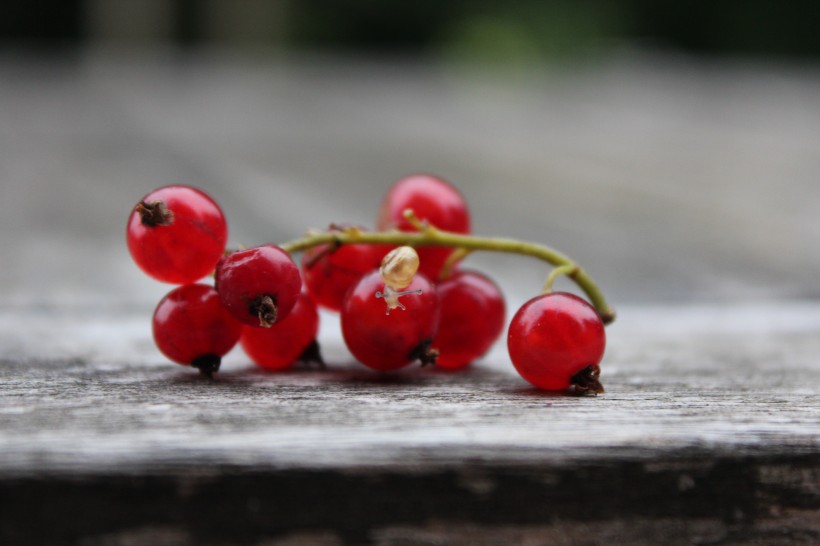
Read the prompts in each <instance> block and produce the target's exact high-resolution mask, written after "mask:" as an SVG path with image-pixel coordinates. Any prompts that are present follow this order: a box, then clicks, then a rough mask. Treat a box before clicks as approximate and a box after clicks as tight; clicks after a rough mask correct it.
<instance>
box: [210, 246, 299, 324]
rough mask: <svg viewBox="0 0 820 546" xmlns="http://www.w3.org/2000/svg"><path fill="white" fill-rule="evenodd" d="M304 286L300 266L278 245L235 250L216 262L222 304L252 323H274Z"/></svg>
mask: <svg viewBox="0 0 820 546" xmlns="http://www.w3.org/2000/svg"><path fill="white" fill-rule="evenodd" d="M301 290H302V279H301V277H300V276H299V268H298V267H297V266H296V264H295V263H294V262H293V259H292V258H291V257H290V255H289V254H288V253H287V252H285V251H284V250H282V249H281V248H279V247H278V246H276V245H263V246H257V247H254V248H248V249H246V250H238V251H236V252H232V253H231V254H228V255H227V256H224V257H223V258H222V259H221V260H220V261H219V263H218V264H217V266H216V291H217V292H219V297H220V299H221V300H222V305H224V306H225V308H226V309H228V311H230V312H231V313H232V314H233V316H234V317H236V318H237V319H238V320H239V321H240V322H242V323H244V324H249V325H251V326H265V327H270V326H271V325H272V324H274V323H276V322H277V321H279V320H282V319H284V318H285V317H286V316H287V315H288V313H290V310H291V309H293V306H294V305H296V300H297V299H299V293H300V292H301Z"/></svg>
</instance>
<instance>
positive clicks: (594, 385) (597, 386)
mask: <svg viewBox="0 0 820 546" xmlns="http://www.w3.org/2000/svg"><path fill="white" fill-rule="evenodd" d="M599 377H601V368H599V367H598V365H597V364H590V365H589V366H587V367H586V368H584V369H583V370H581V371H580V372H578V373H576V374H575V375H573V376H572V379H570V387H569V388H570V392H572V393H573V394H575V395H576V396H583V395H585V394H603V393H604V386H603V385H602V384H601V382H600V381H599V380H598V378H599Z"/></svg>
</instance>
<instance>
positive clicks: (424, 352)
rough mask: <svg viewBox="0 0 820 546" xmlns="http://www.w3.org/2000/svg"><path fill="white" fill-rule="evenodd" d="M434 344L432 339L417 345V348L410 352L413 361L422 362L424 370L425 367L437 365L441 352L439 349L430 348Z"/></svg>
mask: <svg viewBox="0 0 820 546" xmlns="http://www.w3.org/2000/svg"><path fill="white" fill-rule="evenodd" d="M432 343H433V340H432V339H425V340H424V341H422V342H421V343H419V344H418V345H416V347H415V348H414V349H413V350H412V351H410V354H409V355H408V356H409V357H410V359H411V360H418V361H420V362H421V367H422V368H424V367H425V366H434V365H435V364H436V358H438V355H439V351H438V349H434V348H433V347H431V346H430V345H432Z"/></svg>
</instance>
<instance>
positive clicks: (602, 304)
mask: <svg viewBox="0 0 820 546" xmlns="http://www.w3.org/2000/svg"><path fill="white" fill-rule="evenodd" d="M329 243H333V244H335V245H344V244H350V243H362V244H379V245H408V246H412V247H422V246H448V247H461V248H463V249H466V251H475V250H488V251H493V252H505V253H508V254H521V255H524V256H531V257H533V258H538V259H539V260H543V261H545V262H547V263H549V264H552V265H554V266H556V267H561V266H568V270H569V269H571V270H573V271H575V273H574V274H572V275H569V276H570V278H572V280H574V281H575V283H576V284H577V285H578V287H579V288H581V290H583V291H584V293H585V294H586V295H587V297H588V298H589V301H590V303H592V306H593V307H595V309H596V310H597V311H598V314H599V315H600V316H601V320H603V322H604V324H609V323H611V322H612V321H614V320H615V310H614V309H612V308H611V307H610V306H609V304H608V303H607V302H606V298H604V295H603V293H602V292H601V290H600V288H598V285H597V284H596V283H595V281H593V280H592V278H591V277H590V276H589V274H588V273H587V272H586V271H585V270H584V269H583V268H581V267H580V266H579V265H578V264H576V263H575V262H574V261H572V260H570V259H569V258H568V257H567V256H564V255H563V254H561V253H560V252H558V251H556V250H553V249H551V248H549V247H546V246H543V245H539V244H536V243H528V242H525V241H517V240H515V239H504V238H498V237H477V236H474V235H462V234H460V233H452V232H449V231H442V230H439V229H436V228H434V227H432V226H426V227H425V228H424V230H423V231H419V232H405V231H375V232H371V231H361V230H359V229H356V228H353V229H346V230H343V231H335V232H329V231H327V232H326V231H321V232H312V233H308V234H307V235H306V236H305V237H303V238H301V239H297V240H295V241H290V242H287V243H285V244H283V245H280V246H281V248H282V249H283V250H285V251H286V252H289V253H294V252H301V251H303V250H307V249H309V248H313V247H315V246H318V245H322V244H329Z"/></svg>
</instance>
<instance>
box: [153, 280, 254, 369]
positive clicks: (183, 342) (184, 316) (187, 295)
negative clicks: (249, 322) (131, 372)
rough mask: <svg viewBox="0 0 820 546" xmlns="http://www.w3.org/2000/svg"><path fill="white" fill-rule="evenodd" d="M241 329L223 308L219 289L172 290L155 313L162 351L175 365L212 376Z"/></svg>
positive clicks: (191, 287)
mask: <svg viewBox="0 0 820 546" xmlns="http://www.w3.org/2000/svg"><path fill="white" fill-rule="evenodd" d="M241 329H242V326H241V325H240V324H239V323H238V322H237V321H236V320H235V319H234V318H233V317H232V316H231V314H230V313H228V311H226V310H225V308H224V307H222V304H221V303H220V301H219V295H218V294H217V293H216V290H214V289H213V287H210V286H208V285H205V284H187V285H185V286H179V287H177V288H175V289H173V290H171V291H170V292H169V293H168V294H167V295H166V296H165V297H164V298H162V300H161V301H160V302H159V304H158V305H157V308H156V310H155V311H154V319H153V331H154V341H155V342H156V344H157V347H158V348H159V350H160V351H162V353H163V354H164V355H165V356H167V357H168V358H169V359H171V360H173V361H174V362H177V363H179V364H188V365H191V366H193V367H195V368H199V371H201V372H202V373H203V374H205V375H209V376H210V375H211V374H213V373H214V372H216V371H217V370H219V364H220V362H221V359H222V357H223V356H224V355H225V354H226V353H227V352H228V351H230V350H231V348H233V346H234V345H236V342H237V341H238V340H239V334H240V332H241Z"/></svg>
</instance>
